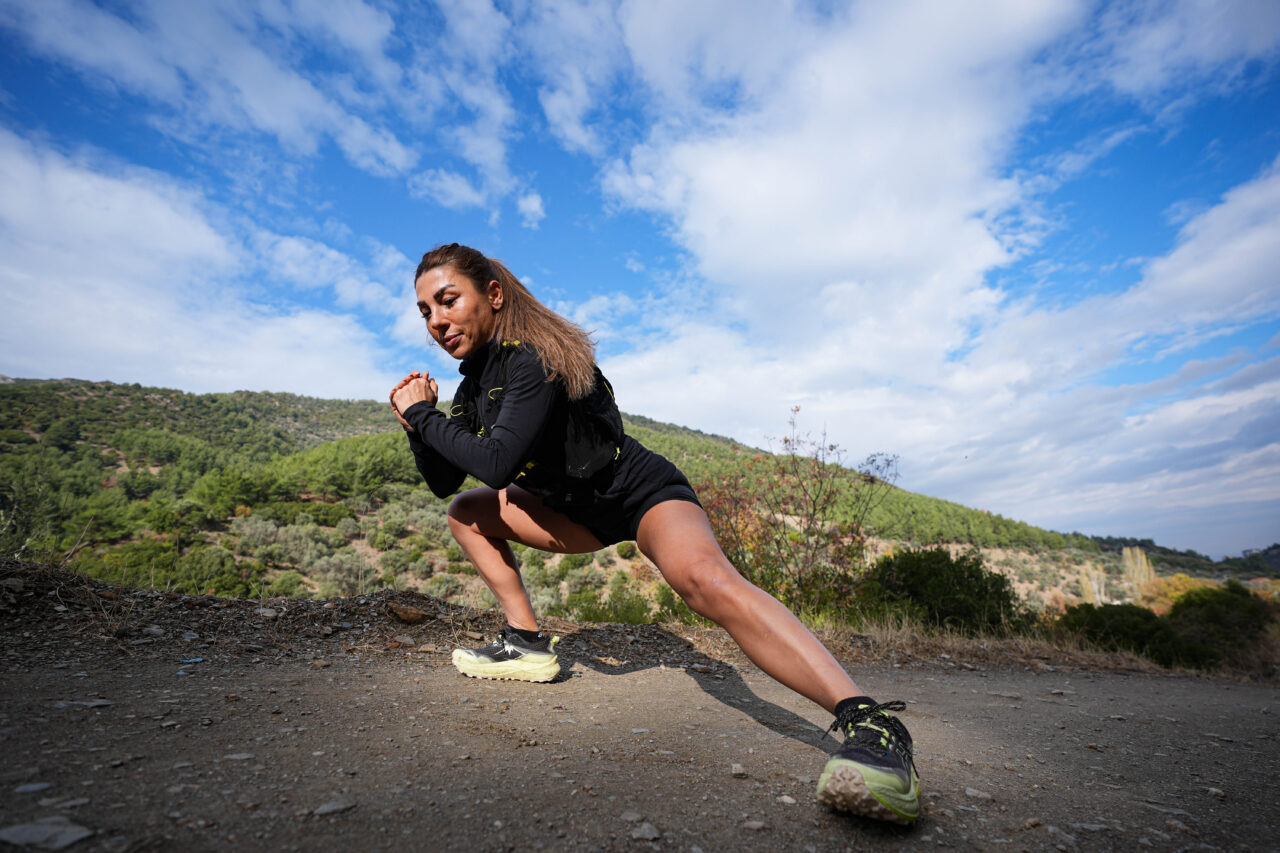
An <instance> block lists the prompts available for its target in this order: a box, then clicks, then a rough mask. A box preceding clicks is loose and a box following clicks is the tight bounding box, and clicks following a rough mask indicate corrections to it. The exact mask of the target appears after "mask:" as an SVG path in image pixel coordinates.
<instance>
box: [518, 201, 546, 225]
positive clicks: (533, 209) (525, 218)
mask: <svg viewBox="0 0 1280 853" xmlns="http://www.w3.org/2000/svg"><path fill="white" fill-rule="evenodd" d="M516 210H518V211H520V224H521V225H523V226H524V227H525V228H533V229H537V227H538V223H539V222H541V221H542V220H543V219H545V218H546V216H547V212H546V211H545V210H543V209H542V196H541V195H539V194H538V193H535V192H530V193H525V194H524V195H522V196H520V198H519V199H518V200H517V201H516Z"/></svg>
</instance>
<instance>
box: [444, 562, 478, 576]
mask: <svg viewBox="0 0 1280 853" xmlns="http://www.w3.org/2000/svg"><path fill="white" fill-rule="evenodd" d="M445 571H446V572H449V573H450V574H454V575H479V574H480V572H479V571H478V570H477V569H476V567H475V566H473V565H472V564H471V563H468V562H466V561H465V560H464V561H462V562H459V563H450V564H449V565H448V566H446V567H445Z"/></svg>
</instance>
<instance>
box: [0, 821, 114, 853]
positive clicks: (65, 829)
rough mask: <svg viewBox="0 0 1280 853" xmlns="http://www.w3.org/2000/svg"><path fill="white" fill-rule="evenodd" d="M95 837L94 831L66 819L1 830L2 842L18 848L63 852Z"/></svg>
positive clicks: (36, 822) (24, 824) (19, 825)
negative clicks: (73, 845)
mask: <svg viewBox="0 0 1280 853" xmlns="http://www.w3.org/2000/svg"><path fill="white" fill-rule="evenodd" d="M90 835H93V830H92V829H87V828H85V827H83V826H80V825H78V824H74V823H72V822H71V821H69V820H67V819H66V818H65V817H46V818H41V819H40V820H37V821H34V822H32V823H20V824H15V825H13V826H6V827H5V828H4V829H0V841H6V842H8V843H9V844H13V845H16V846H18V847H39V848H40V849H41V850H63V849H65V848H67V847H70V846H71V845H72V844H75V843H76V842H77V841H82V840H84V839H86V838H88V837H89V836H90Z"/></svg>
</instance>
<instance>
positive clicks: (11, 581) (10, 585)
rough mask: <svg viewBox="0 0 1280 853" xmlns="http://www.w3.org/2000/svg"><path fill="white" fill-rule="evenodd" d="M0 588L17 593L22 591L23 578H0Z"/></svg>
mask: <svg viewBox="0 0 1280 853" xmlns="http://www.w3.org/2000/svg"><path fill="white" fill-rule="evenodd" d="M0 588H3V589H4V590H5V591H6V592H10V593H13V594H14V595H17V594H18V593H20V592H22V578H0Z"/></svg>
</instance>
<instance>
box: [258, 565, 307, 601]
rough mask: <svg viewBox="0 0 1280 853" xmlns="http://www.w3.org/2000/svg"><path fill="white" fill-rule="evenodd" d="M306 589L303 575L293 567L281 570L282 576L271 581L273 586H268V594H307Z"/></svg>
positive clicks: (288, 595)
mask: <svg viewBox="0 0 1280 853" xmlns="http://www.w3.org/2000/svg"><path fill="white" fill-rule="evenodd" d="M306 591H307V588H306V585H305V584H303V582H302V575H301V574H300V573H298V572H297V571H295V570H293V569H289V570H288V571H284V572H281V573H280V576H279V577H277V578H276V579H275V580H274V581H272V582H271V586H269V587H267V595H283V596H286V597H288V598H297V597H298V596H301V595H305V594H306Z"/></svg>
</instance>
